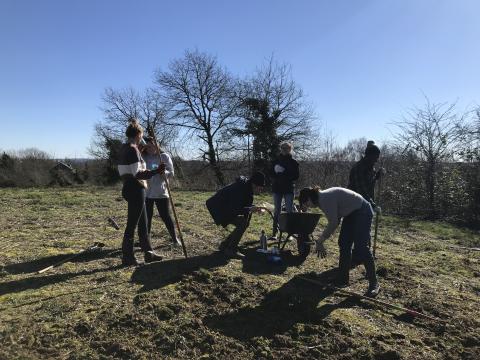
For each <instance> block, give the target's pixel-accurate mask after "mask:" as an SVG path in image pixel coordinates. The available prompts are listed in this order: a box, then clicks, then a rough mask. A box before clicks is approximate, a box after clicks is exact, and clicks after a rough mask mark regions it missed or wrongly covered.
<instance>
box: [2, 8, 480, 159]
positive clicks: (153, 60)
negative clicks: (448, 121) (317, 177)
mask: <svg viewBox="0 0 480 360" xmlns="http://www.w3.org/2000/svg"><path fill="white" fill-rule="evenodd" d="M479 14H480V1H476V0H449V1H447V0H363V1H362V0H348V1H347V0H335V1H334V0H331V1H326V0H323V1H322V0H309V1H303V0H297V1H285V0H277V1H274V0H264V1H261V0H257V1H250V0H246V1H245V0H242V1H240V0H238V1H227V0H223V1H221V0H215V1H213V0H211V1H209V0H204V1H182V0H177V1H142V0H137V1H133V0H132V1H125V0H103V1H102V0H82V1H73V0H72V1H62V0H55V1H54V0H42V1H35V0H31V1H24V0H2V1H1V2H0V46H1V52H0V126H1V131H0V149H2V150H16V149H21V148H27V147H37V148H40V149H42V150H45V151H47V152H49V153H51V154H52V155H54V156H56V157H64V156H68V157H85V156H87V147H88V146H89V145H90V141H91V138H92V135H93V127H94V124H95V123H96V122H98V121H99V120H101V118H102V112H101V111H100V109H99V107H100V105H101V95H102V93H103V91H104V89H105V88H106V87H113V88H124V87H128V86H132V87H135V88H139V89H142V88H144V87H146V86H149V85H151V84H152V75H153V71H154V70H155V69H157V68H159V67H160V68H164V69H165V68H166V67H167V65H168V62H169V61H170V60H171V59H173V58H176V57H180V56H182V54H183V52H184V50H185V49H194V48H198V49H199V50H201V51H205V52H209V53H212V54H214V55H216V56H217V57H218V59H219V62H220V63H221V64H223V65H224V66H226V67H227V68H228V69H229V70H230V71H231V72H232V73H233V74H236V75H239V76H242V75H246V74H248V73H251V72H252V71H253V70H254V69H255V67H257V66H259V65H261V64H262V62H263V61H264V60H265V59H266V58H268V57H269V56H270V55H271V54H272V53H273V54H274V55H275V57H276V59H277V60H280V61H283V62H287V63H290V64H291V65H292V68H293V75H294V78H295V80H296V81H297V82H298V83H299V84H300V85H301V86H302V87H303V89H304V90H305V92H306V93H307V94H308V97H309V100H310V101H311V103H312V104H313V105H314V107H315V109H316V112H317V114H318V116H319V118H320V119H321V121H322V122H323V123H324V124H326V127H327V128H328V129H329V130H331V131H332V132H333V133H334V134H335V135H336V138H337V140H338V141H339V143H341V144H343V143H345V142H346V141H348V140H349V139H353V138H358V137H362V136H365V137H367V138H373V139H376V140H377V142H380V143H381V142H382V140H385V139H388V138H389V137H390V132H389V130H388V128H389V127H390V128H392V127H391V126H390V125H389V123H391V122H392V121H394V120H397V119H399V118H400V117H401V115H402V113H404V112H405V110H406V109H407V108H409V107H411V106H413V105H416V104H418V105H421V104H422V103H423V100H424V99H423V96H424V95H423V94H425V95H427V96H428V97H429V98H430V99H431V100H432V101H433V102H444V101H458V104H459V108H460V109H464V108H466V107H468V106H473V105H475V104H479V103H480V86H479V79H480V62H479V59H480V56H479V55H480V46H479V40H480V21H478V16H479Z"/></svg>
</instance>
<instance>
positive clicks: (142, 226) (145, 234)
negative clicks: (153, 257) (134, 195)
mask: <svg viewBox="0 0 480 360" xmlns="http://www.w3.org/2000/svg"><path fill="white" fill-rule="evenodd" d="M142 199H143V204H142V205H140V206H141V207H142V211H141V213H140V216H139V218H138V239H139V240H140V248H141V249H142V251H143V252H147V251H152V245H151V244H150V235H149V231H148V220H147V210H146V206H145V189H143V190H142Z"/></svg>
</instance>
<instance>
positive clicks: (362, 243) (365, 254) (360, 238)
mask: <svg viewBox="0 0 480 360" xmlns="http://www.w3.org/2000/svg"><path fill="white" fill-rule="evenodd" d="M356 213H357V214H356V218H355V228H356V232H355V233H356V234H357V236H356V237H355V248H356V249H357V251H358V255H359V256H360V259H361V261H362V262H363V264H364V266H365V271H366V273H367V274H366V275H367V279H368V282H369V291H368V292H367V294H368V293H371V294H373V296H375V295H376V294H377V293H378V282H377V274H376V270H375V261H374V259H373V255H372V252H371V251H370V247H369V245H370V227H371V225H372V218H373V211H372V208H371V206H370V205H369V204H368V203H366V202H365V203H364V205H363V206H362V208H361V209H360V210H359V211H358V212H356Z"/></svg>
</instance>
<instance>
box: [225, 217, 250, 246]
mask: <svg viewBox="0 0 480 360" xmlns="http://www.w3.org/2000/svg"><path fill="white" fill-rule="evenodd" d="M230 224H231V225H234V226H235V229H233V231H232V232H231V233H230V234H229V235H228V236H227V238H226V239H225V240H223V241H222V243H221V244H220V250H221V251H223V250H226V249H231V250H233V251H236V250H237V249H238V244H239V243H240V240H241V239H242V236H243V234H244V233H245V230H247V228H248V226H249V225H250V216H244V215H238V216H237V217H236V218H235V219H233V220H232V221H231V222H230Z"/></svg>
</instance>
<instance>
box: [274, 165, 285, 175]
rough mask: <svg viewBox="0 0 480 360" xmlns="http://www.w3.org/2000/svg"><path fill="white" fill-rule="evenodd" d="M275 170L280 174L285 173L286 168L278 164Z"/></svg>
mask: <svg viewBox="0 0 480 360" xmlns="http://www.w3.org/2000/svg"><path fill="white" fill-rule="evenodd" d="M273 170H275V173H277V174H280V173H283V172H284V171H285V168H284V167H283V166H280V165H278V164H277V165H275V167H274V168H273Z"/></svg>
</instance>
